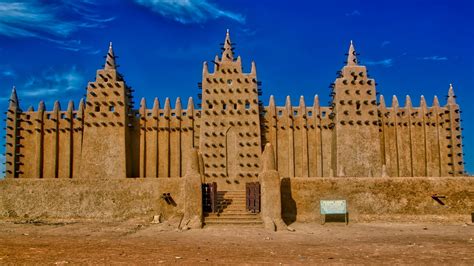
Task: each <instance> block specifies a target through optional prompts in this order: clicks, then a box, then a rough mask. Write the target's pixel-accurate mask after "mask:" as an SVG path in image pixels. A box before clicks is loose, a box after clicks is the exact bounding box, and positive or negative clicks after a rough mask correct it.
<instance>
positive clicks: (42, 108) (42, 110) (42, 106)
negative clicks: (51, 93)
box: [38, 101, 46, 112]
mask: <svg viewBox="0 0 474 266" xmlns="http://www.w3.org/2000/svg"><path fill="white" fill-rule="evenodd" d="M45 110H46V106H45V105H44V102H43V101H40V102H39V104H38V112H44V111H45Z"/></svg>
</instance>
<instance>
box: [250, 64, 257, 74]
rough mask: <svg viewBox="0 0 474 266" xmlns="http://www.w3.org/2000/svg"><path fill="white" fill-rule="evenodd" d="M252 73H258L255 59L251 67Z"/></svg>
mask: <svg viewBox="0 0 474 266" xmlns="http://www.w3.org/2000/svg"><path fill="white" fill-rule="evenodd" d="M250 74H253V75H255V74H257V65H256V64H255V61H252V68H251V69H250Z"/></svg>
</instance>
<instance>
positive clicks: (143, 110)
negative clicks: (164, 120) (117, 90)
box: [140, 97, 146, 117]
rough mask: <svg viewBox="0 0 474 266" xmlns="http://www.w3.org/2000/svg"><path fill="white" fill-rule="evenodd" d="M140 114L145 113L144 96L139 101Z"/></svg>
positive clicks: (143, 114)
mask: <svg viewBox="0 0 474 266" xmlns="http://www.w3.org/2000/svg"><path fill="white" fill-rule="evenodd" d="M140 115H141V116H143V117H144V116H145V115H146V100H145V97H142V99H141V101H140Z"/></svg>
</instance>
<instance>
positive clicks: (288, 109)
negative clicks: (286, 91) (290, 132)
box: [285, 95, 293, 116]
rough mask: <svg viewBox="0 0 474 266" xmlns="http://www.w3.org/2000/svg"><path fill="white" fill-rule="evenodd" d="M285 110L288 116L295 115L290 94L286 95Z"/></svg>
mask: <svg viewBox="0 0 474 266" xmlns="http://www.w3.org/2000/svg"><path fill="white" fill-rule="evenodd" d="M285 111H286V115H287V116H292V115H293V106H292V105H291V98H290V96H289V95H288V96H286V101H285Z"/></svg>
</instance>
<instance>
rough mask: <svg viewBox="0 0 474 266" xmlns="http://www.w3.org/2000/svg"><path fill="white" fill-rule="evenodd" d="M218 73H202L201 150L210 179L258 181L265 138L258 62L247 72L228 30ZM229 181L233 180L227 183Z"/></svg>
mask: <svg viewBox="0 0 474 266" xmlns="http://www.w3.org/2000/svg"><path fill="white" fill-rule="evenodd" d="M221 49H222V55H221V57H220V58H219V56H217V55H216V57H215V59H214V61H212V63H213V64H214V72H213V73H210V72H209V70H208V65H207V62H204V65H203V72H202V117H201V119H202V122H201V133H200V151H201V153H202V156H203V161H204V173H205V177H206V178H231V179H235V180H234V181H235V182H236V183H238V182H239V181H238V179H241V178H247V179H249V178H256V177H257V174H258V172H259V169H260V164H259V162H260V160H259V158H260V154H261V135H260V116H259V102H258V90H257V88H258V84H257V73H256V67H255V63H254V62H252V68H251V71H250V73H243V70H242V61H241V58H240V56H239V57H237V58H236V59H235V58H234V48H233V47H232V42H231V40H230V34H229V31H227V34H226V37H225V40H224V44H223V47H222V48H221ZM227 181H229V180H227Z"/></svg>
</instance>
